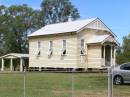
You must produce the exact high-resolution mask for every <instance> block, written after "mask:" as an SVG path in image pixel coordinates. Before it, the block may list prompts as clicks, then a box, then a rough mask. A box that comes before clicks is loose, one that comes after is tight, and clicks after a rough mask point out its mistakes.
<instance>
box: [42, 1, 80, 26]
mask: <svg viewBox="0 0 130 97" xmlns="http://www.w3.org/2000/svg"><path fill="white" fill-rule="evenodd" d="M41 9H42V10H41V12H42V13H44V15H43V22H44V23H43V24H52V23H58V22H66V21H68V18H69V16H71V18H72V20H76V19H78V18H79V17H80V15H79V13H78V10H77V8H75V7H74V6H73V5H72V4H71V2H70V1H69V0H43V2H42V3H41Z"/></svg>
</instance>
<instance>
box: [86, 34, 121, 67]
mask: <svg viewBox="0 0 130 97" xmlns="http://www.w3.org/2000/svg"><path fill="white" fill-rule="evenodd" d="M118 45H119V44H118V42H117V41H116V40H115V38H114V37H113V36H110V35H99V36H94V37H92V38H91V39H90V40H89V41H88V42H87V44H86V47H87V67H88V68H107V67H109V66H112V65H116V47H117V46H118Z"/></svg>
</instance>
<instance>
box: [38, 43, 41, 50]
mask: <svg viewBox="0 0 130 97" xmlns="http://www.w3.org/2000/svg"><path fill="white" fill-rule="evenodd" d="M37 45H38V49H40V48H41V42H40V41H38V44H37Z"/></svg>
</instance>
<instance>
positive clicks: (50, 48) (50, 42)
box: [48, 41, 53, 56]
mask: <svg viewBox="0 0 130 97" xmlns="http://www.w3.org/2000/svg"><path fill="white" fill-rule="evenodd" d="M52 52H53V42H52V41H49V52H48V56H50V55H52Z"/></svg>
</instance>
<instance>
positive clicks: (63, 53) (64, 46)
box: [61, 40, 66, 55]
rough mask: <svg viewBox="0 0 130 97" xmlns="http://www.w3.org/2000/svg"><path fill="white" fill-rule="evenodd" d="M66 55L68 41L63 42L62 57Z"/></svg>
mask: <svg viewBox="0 0 130 97" xmlns="http://www.w3.org/2000/svg"><path fill="white" fill-rule="evenodd" d="M65 54H66V40H63V44H62V51H61V55H65Z"/></svg>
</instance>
